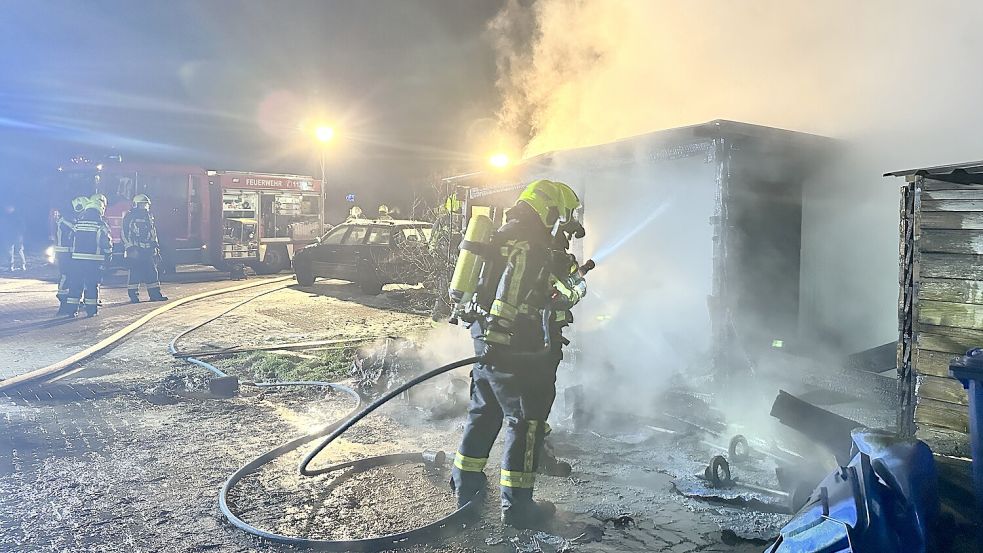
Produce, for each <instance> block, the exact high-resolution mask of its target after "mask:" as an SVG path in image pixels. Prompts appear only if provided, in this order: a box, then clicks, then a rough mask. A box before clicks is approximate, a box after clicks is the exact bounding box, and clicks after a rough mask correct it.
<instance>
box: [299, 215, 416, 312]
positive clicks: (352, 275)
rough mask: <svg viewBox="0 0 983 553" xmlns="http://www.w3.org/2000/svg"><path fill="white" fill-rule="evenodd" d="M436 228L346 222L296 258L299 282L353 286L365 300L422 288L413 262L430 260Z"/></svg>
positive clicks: (398, 222)
mask: <svg viewBox="0 0 983 553" xmlns="http://www.w3.org/2000/svg"><path fill="white" fill-rule="evenodd" d="M430 233H431V225H430V223H426V222H423V221H386V220H361V219H355V220H351V221H346V222H345V223H342V224H340V225H338V226H336V227H335V228H333V229H331V230H330V231H328V233H326V234H325V235H324V236H322V237H320V238H319V239H318V240H317V242H315V243H314V244H311V245H309V246H307V247H305V248H304V249H302V250H300V251H299V252H297V254H296V255H295V256H294V273H295V274H296V275H297V282H298V283H299V284H301V285H303V286H310V285H311V284H313V283H314V280H315V279H316V278H318V277H322V278H337V279H342V280H349V281H352V282H355V283H356V284H358V285H359V287H360V288H361V289H362V291H363V292H365V293H366V294H378V293H380V292H381V291H382V287H383V285H386V284H418V283H419V282H420V281H421V280H422V277H423V275H421V274H420V270H419V268H418V267H419V264H417V263H414V262H413V259H414V258H419V256H425V255H427V248H428V247H429V245H428V244H429V242H430Z"/></svg>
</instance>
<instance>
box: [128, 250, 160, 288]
mask: <svg viewBox="0 0 983 553" xmlns="http://www.w3.org/2000/svg"><path fill="white" fill-rule="evenodd" d="M155 254H156V251H155V250H154V248H137V247H131V248H127V250H126V262H127V266H128V267H129V269H130V271H129V277H128V278H127V281H126V291H127V293H128V294H129V295H130V297H131V298H135V297H138V296H139V295H140V285H141V284H143V285H145V286H146V287H147V293H148V294H150V297H151V298H157V297H160V295H161V294H160V275H158V273H157V260H156V259H155V257H156V255H155Z"/></svg>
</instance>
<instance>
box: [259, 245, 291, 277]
mask: <svg viewBox="0 0 983 553" xmlns="http://www.w3.org/2000/svg"><path fill="white" fill-rule="evenodd" d="M289 266H290V256H289V255H288V254H287V247H286V246H270V247H268V248H266V257H264V258H263V261H261V262H260V263H257V264H256V266H255V267H254V270H255V271H256V272H257V273H259V274H261V275H272V274H274V273H279V272H280V271H282V270H284V269H286V268H287V267H289Z"/></svg>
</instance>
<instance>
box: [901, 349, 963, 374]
mask: <svg viewBox="0 0 983 553" xmlns="http://www.w3.org/2000/svg"><path fill="white" fill-rule="evenodd" d="M914 357H915V358H914V361H912V368H913V369H914V370H915V373H916V374H927V375H930V376H941V377H946V378H948V377H949V361H951V360H952V358H953V357H955V355H954V354H952V353H945V352H938V351H931V350H923V349H921V348H917V349H916V350H915V356H914Z"/></svg>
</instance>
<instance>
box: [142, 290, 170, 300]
mask: <svg viewBox="0 0 983 553" xmlns="http://www.w3.org/2000/svg"><path fill="white" fill-rule="evenodd" d="M147 293H148V294H150V301H167V296H165V295H164V294H161V293H160V288H147Z"/></svg>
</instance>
